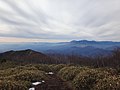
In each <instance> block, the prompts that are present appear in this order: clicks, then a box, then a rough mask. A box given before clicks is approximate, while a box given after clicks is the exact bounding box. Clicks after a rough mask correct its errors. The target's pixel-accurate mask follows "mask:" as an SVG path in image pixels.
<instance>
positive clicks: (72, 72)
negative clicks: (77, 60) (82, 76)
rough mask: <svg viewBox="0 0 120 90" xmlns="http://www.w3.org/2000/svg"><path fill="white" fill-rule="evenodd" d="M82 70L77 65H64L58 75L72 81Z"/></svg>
mask: <svg viewBox="0 0 120 90" xmlns="http://www.w3.org/2000/svg"><path fill="white" fill-rule="evenodd" d="M79 72H80V68H78V67H75V66H70V67H64V68H62V69H61V70H60V71H59V72H58V75H59V76H60V77H61V78H62V79H64V80H66V81H70V80H73V78H74V77H75V76H76V75H77V74H78V73H79Z"/></svg>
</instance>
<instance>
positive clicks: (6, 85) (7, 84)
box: [0, 80, 30, 90]
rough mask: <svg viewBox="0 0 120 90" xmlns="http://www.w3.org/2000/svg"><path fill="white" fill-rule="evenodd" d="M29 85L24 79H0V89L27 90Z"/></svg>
mask: <svg viewBox="0 0 120 90" xmlns="http://www.w3.org/2000/svg"><path fill="white" fill-rule="evenodd" d="M29 86H30V83H29V82H26V81H24V82H23V81H8V80H7V81H6V80H0V90H28V87H29Z"/></svg>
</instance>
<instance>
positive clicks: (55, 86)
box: [35, 75, 72, 90]
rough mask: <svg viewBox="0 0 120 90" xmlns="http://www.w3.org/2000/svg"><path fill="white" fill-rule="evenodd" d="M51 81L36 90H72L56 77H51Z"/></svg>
mask: <svg viewBox="0 0 120 90" xmlns="http://www.w3.org/2000/svg"><path fill="white" fill-rule="evenodd" d="M50 77H51V79H50V80H48V81H46V82H45V83H44V84H42V85H38V86H36V87H35V90H72V89H71V88H70V87H69V85H68V83H67V82H65V81H63V80H62V79H61V78H59V77H58V76H56V75H50Z"/></svg>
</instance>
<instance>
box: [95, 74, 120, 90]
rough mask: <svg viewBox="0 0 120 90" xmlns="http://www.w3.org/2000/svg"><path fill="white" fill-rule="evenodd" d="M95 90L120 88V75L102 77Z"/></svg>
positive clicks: (118, 89) (115, 89) (116, 89)
mask: <svg viewBox="0 0 120 90" xmlns="http://www.w3.org/2000/svg"><path fill="white" fill-rule="evenodd" d="M94 90H120V76H108V77H105V78H104V79H100V80H99V81H98V82H97V84H96V85H95V86H94Z"/></svg>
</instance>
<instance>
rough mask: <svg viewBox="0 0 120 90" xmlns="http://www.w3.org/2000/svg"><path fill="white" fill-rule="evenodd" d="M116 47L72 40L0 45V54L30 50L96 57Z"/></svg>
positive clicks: (109, 52) (110, 43) (119, 45)
mask: <svg viewBox="0 0 120 90" xmlns="http://www.w3.org/2000/svg"><path fill="white" fill-rule="evenodd" d="M116 47H120V42H112V41H88V40H80V41H76V40H73V41H71V42H59V43H41V42H30V43H1V44H0V52H5V51H9V50H25V49H32V50H36V51H38V52H42V53H44V54H65V55H73V54H74V55H83V56H96V55H108V54H111V51H112V50H113V49H114V48H116Z"/></svg>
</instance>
